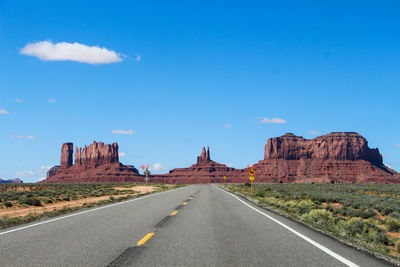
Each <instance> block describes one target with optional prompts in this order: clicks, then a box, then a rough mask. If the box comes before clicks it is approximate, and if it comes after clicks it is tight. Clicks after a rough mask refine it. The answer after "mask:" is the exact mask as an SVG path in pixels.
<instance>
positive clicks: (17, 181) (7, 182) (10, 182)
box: [0, 178, 23, 184]
mask: <svg viewBox="0 0 400 267" xmlns="http://www.w3.org/2000/svg"><path fill="white" fill-rule="evenodd" d="M22 183H23V181H22V180H21V179H19V178H14V179H7V180H3V179H1V178H0V184H22Z"/></svg>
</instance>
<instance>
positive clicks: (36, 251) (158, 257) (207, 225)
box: [0, 185, 388, 266]
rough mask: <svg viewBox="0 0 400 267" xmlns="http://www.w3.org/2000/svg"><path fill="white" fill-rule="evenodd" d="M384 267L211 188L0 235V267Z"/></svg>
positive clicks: (156, 196)
mask: <svg viewBox="0 0 400 267" xmlns="http://www.w3.org/2000/svg"><path fill="white" fill-rule="evenodd" d="M120 265H122V266H346V265H347V266H357V265H359V266H387V265H388V264H387V263H384V262H382V261H380V260H377V259H375V258H373V257H372V256H369V255H367V254H364V253H362V252H359V251H357V250H356V249H353V248H350V247H348V246H346V245H343V244H341V243H339V242H337V241H335V240H333V239H331V238H329V237H326V236H324V235H322V234H320V233H318V232H315V231H313V230H310V229H308V228H307V227H304V226H302V225H300V224H298V223H295V222H293V221H291V220H289V219H286V218H284V217H281V216H279V215H276V214H273V213H270V212H267V211H265V210H263V209H261V208H259V207H257V206H254V205H253V204H251V203H249V202H247V201H245V200H243V199H240V198H238V197H236V196H235V195H232V194H230V193H228V192H226V191H223V190H221V189H219V188H217V186H215V185H192V186H188V187H184V188H181V189H177V190H171V191H167V192H163V193H159V194H154V195H149V196H146V197H143V198H138V199H135V200H130V201H126V202H122V203H117V204H113V205H109V206H104V207H101V208H97V209H92V210H88V211H85V212H80V213H79V212H78V213H74V214H71V215H68V216H64V217H58V218H56V219H51V220H47V221H42V222H40V223H33V224H29V225H26V226H22V227H21V226H20V227H16V228H14V229H8V230H3V231H1V232H0V266H120Z"/></svg>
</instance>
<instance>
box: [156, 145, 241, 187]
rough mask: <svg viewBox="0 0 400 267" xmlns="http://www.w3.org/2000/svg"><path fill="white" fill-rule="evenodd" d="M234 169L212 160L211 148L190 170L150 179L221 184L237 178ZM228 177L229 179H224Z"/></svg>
mask: <svg viewBox="0 0 400 267" xmlns="http://www.w3.org/2000/svg"><path fill="white" fill-rule="evenodd" d="M235 172H236V170H235V169H234V168H230V167H228V166H226V165H224V164H220V163H218V162H215V161H213V160H211V158H210V148H209V147H208V148H207V151H206V149H205V147H203V149H202V152H201V154H200V156H198V157H197V163H196V164H194V165H192V166H190V167H188V168H177V169H173V170H171V171H170V172H169V174H167V175H159V176H157V175H153V176H152V177H150V179H152V180H153V181H154V180H155V181H159V182H161V181H163V179H164V180H169V181H170V182H172V183H217V182H219V183H221V182H228V181H231V180H232V178H233V177H234V176H237V174H236V173H235ZM224 176H227V179H226V180H225V179H223V177H224Z"/></svg>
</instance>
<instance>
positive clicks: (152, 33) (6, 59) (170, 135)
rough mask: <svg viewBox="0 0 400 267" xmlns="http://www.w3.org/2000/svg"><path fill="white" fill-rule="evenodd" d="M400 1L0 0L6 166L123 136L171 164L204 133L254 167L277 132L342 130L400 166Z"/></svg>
mask: <svg viewBox="0 0 400 267" xmlns="http://www.w3.org/2000/svg"><path fill="white" fill-rule="evenodd" d="M399 8H400V4H399V3H398V1H371V2H369V1H351V3H350V2H349V1H257V2H251V1H242V2H239V1H190V2H188V1H141V2H139V1H138V2H134V1H92V2H91V1H0V58H1V60H0V144H1V149H0V162H1V168H0V177H1V178H13V177H22V178H23V179H24V180H25V181H27V182H34V181H37V180H38V179H40V178H41V177H43V175H44V174H45V171H46V170H47V168H48V166H52V165H56V164H58V162H59V158H60V149H61V144H62V143H63V142H68V141H70V142H74V144H75V145H78V146H83V145H85V144H90V143H92V142H93V140H96V141H103V142H106V143H111V142H115V141H116V142H118V143H119V146H120V152H124V153H125V155H124V156H123V157H121V162H122V163H124V164H133V165H135V166H137V167H139V166H140V165H142V164H143V163H150V164H151V165H152V168H153V170H154V171H155V172H157V171H158V172H166V170H169V169H172V168H176V167H185V166H189V165H191V164H193V163H194V162H195V159H196V156H197V155H198V154H199V153H200V152H201V147H202V146H207V145H208V146H210V147H211V157H212V159H214V160H216V161H218V162H221V163H225V164H229V165H231V166H233V167H236V168H243V167H245V166H246V165H247V164H252V163H255V162H257V161H258V160H261V159H262V158H263V152H264V151H263V150H264V145H265V143H266V141H267V139H268V138H270V137H275V136H280V135H282V134H284V133H286V132H293V133H295V134H297V135H301V136H304V137H306V138H313V137H315V136H317V135H319V134H326V133H329V132H331V131H356V132H359V133H360V134H362V135H363V136H365V137H366V138H367V140H368V141H369V144H370V146H371V147H378V148H379V149H380V151H381V153H382V154H383V155H384V161H385V163H386V164H388V165H390V166H391V167H392V168H394V169H396V170H398V171H399V170H400V134H399V132H400V123H399V114H400V90H399V84H400V75H399V69H400V68H399V67H400V17H399V16H398V12H399ZM100 48H104V49H100ZM66 59H73V60H66ZM93 63H95V64H93ZM100 63H101V64H100ZM276 122H280V123H276ZM282 122H284V123H282ZM112 131H114V133H113V132H112ZM115 131H119V133H118V132H115ZM121 131H122V132H121ZM123 132H125V134H122V133H123ZM132 132H133V133H132ZM154 164H156V165H154Z"/></svg>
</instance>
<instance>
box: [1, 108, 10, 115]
mask: <svg viewBox="0 0 400 267" xmlns="http://www.w3.org/2000/svg"><path fill="white" fill-rule="evenodd" d="M5 114H9V112H8V111H7V110H5V109H2V108H0V115H5Z"/></svg>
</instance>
